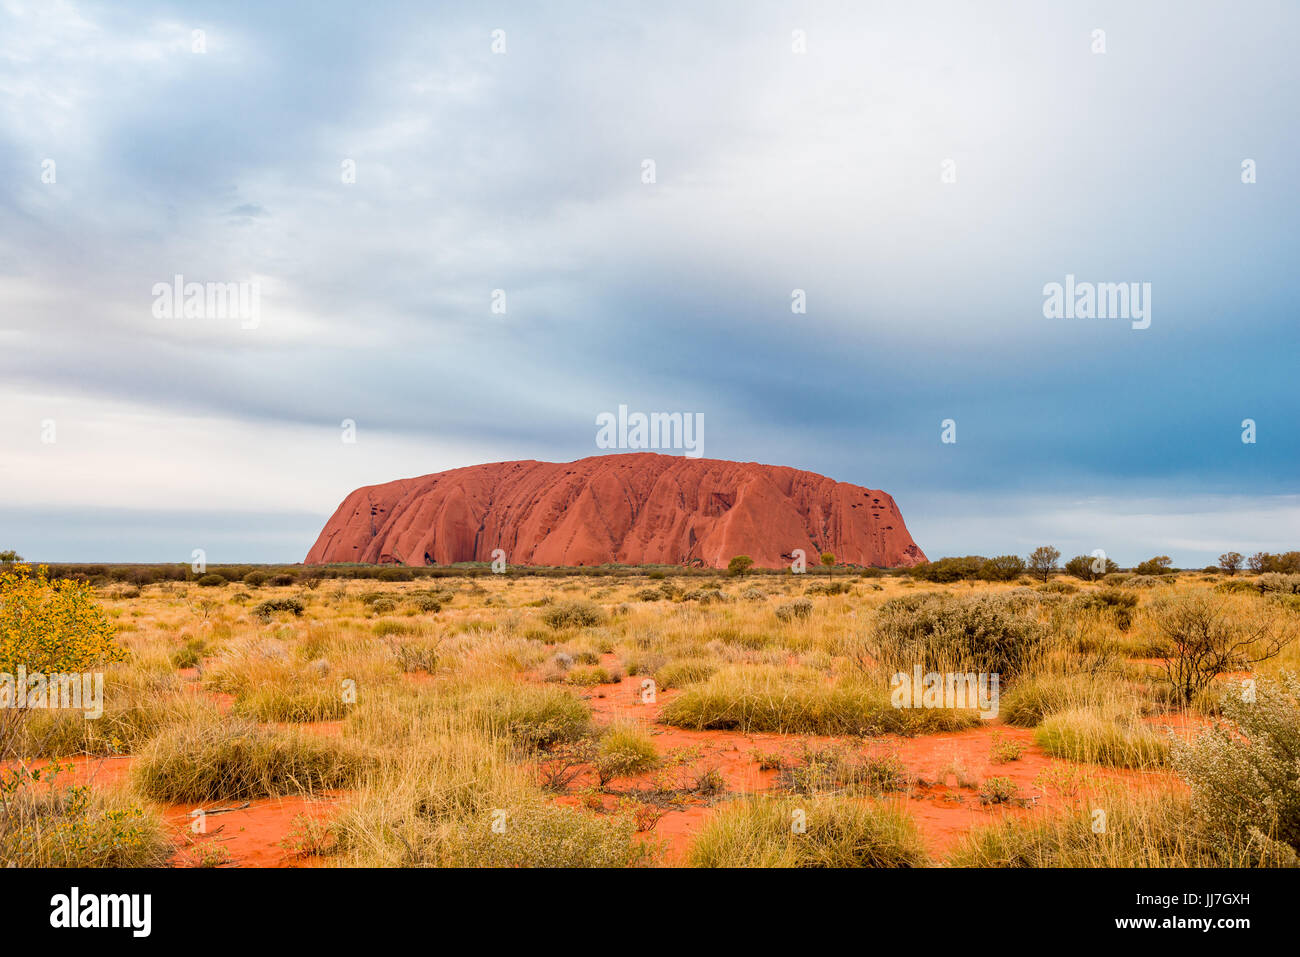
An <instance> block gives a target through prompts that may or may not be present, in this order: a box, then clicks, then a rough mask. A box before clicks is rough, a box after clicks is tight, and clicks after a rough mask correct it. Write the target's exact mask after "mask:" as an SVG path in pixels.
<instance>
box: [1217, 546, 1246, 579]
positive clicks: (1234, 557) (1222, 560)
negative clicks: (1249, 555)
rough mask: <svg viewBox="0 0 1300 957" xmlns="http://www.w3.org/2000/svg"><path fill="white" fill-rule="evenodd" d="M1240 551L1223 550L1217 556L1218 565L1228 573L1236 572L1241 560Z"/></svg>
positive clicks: (1233, 573)
mask: <svg viewBox="0 0 1300 957" xmlns="http://www.w3.org/2000/svg"><path fill="white" fill-rule="evenodd" d="M1243 557H1244V556H1243V555H1242V554H1241V552H1224V553H1223V554H1222V555H1220V556H1219V567H1220V568H1222V569H1223V570H1224V571H1225V572H1227V573H1228V574H1229V575H1235V574H1237V571H1238V570H1239V569H1240V568H1241V563H1242V560H1243Z"/></svg>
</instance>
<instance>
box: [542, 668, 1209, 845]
mask: <svg viewBox="0 0 1300 957" xmlns="http://www.w3.org/2000/svg"><path fill="white" fill-rule="evenodd" d="M607 657H608V656H607ZM640 680H641V679H640V678H637V677H627V678H624V679H623V680H622V681H620V682H619V683H618V684H610V685H600V686H597V687H595V688H592V689H590V690H589V691H588V692H587V694H586V697H587V700H588V704H590V706H591V709H592V713H593V715H594V716H595V717H596V720H597V721H598V722H601V723H607V722H609V721H611V720H632V721H636V722H638V723H642V724H643V725H644V727H645V729H646V730H647V731H648V732H649V733H650V734H651V735H652V736H653V738H654V741H655V744H656V746H657V747H658V749H659V751H660V755H661V756H671V755H672V754H673V753H674V751H676V752H677V753H678V754H689V760H687V761H686V762H685V763H684V764H682V765H680V766H679V767H676V770H674V771H673V772H671V773H675V774H677V775H678V776H679V777H680V778H681V779H682V780H683V781H684V782H685V781H689V780H690V779H691V778H692V776H693V775H694V774H695V773H698V772H700V771H703V770H705V769H707V768H716V769H717V770H718V771H719V772H720V773H721V775H722V777H723V779H724V780H725V782H726V793H725V794H724V795H721V796H720V798H715V799H712V800H708V799H700V798H692V799H691V800H690V802H689V803H688V804H687V805H686V806H685V807H681V808H674V809H671V810H668V811H667V812H666V813H665V814H664V816H663V817H662V818H661V819H660V820H659V822H658V823H657V824H656V825H655V827H654V828H653V830H652V831H650V832H649V834H647V835H646V837H647V839H650V840H660V841H666V842H667V849H666V851H667V853H666V855H665V860H664V863H666V864H680V863H681V862H682V861H683V860H684V858H685V855H686V852H687V850H688V848H689V846H690V842H691V841H692V840H693V839H694V837H695V835H696V834H697V833H698V832H699V830H700V828H701V826H702V825H703V824H704V822H705V821H706V820H707V819H708V817H709V815H710V814H712V813H713V806H714V805H715V804H717V803H719V801H720V799H725V798H734V797H737V796H740V795H745V794H757V793H761V792H765V791H771V790H772V789H773V787H774V785H775V784H776V780H777V772H776V771H760V770H759V768H758V763H757V761H756V760H755V758H754V756H753V752H755V751H757V752H762V753H764V754H770V753H780V754H782V755H784V756H785V757H786V759H787V763H793V762H794V761H795V760H797V759H798V757H799V755H800V753H801V751H802V750H803V748H804V746H805V745H807V746H808V747H811V748H824V747H827V746H830V745H835V744H838V745H841V746H844V747H847V748H848V749H849V750H850V751H852V752H854V753H859V754H872V755H881V754H894V755H896V756H897V757H898V759H899V760H900V761H901V762H902V764H903V766H904V767H905V768H906V770H907V775H908V777H909V779H912V780H913V783H912V784H911V785H910V786H909V789H908V790H907V791H906V792H903V793H901V794H899V795H897V796H896V797H895V798H894V799H895V800H898V801H901V802H902V804H903V806H904V809H905V810H906V811H907V812H908V813H909V814H911V815H912V816H913V818H914V819H915V820H916V822H917V824H918V825H919V827H920V829H921V835H922V838H923V839H924V840H925V842H926V845H927V847H928V849H929V851H930V853H931V854H932V855H933V856H934V857H935V858H936V859H938V858H942V857H943V856H944V855H946V854H947V853H948V852H950V851H951V850H953V848H954V847H955V846H956V845H957V844H958V843H960V841H961V840H962V838H964V837H965V836H966V835H967V834H968V833H970V831H971V830H972V829H973V828H975V827H979V826H984V825H988V824H993V823H996V822H997V821H998V820H1000V819H1001V818H1002V817H1003V816H1004V815H1007V814H1011V815H1018V816H1020V815H1028V814H1041V813H1044V812H1046V811H1049V810H1060V809H1063V808H1064V807H1065V806H1066V805H1067V804H1069V803H1071V802H1072V801H1078V802H1082V801H1086V799H1087V797H1088V791H1089V789H1095V788H1096V787H1097V786H1099V785H1100V784H1102V783H1104V782H1106V781H1124V782H1126V783H1128V784H1129V785H1131V786H1141V787H1144V786H1149V785H1154V784H1157V783H1161V784H1163V783H1168V782H1170V781H1172V780H1173V778H1172V775H1169V774H1165V773H1160V772H1137V771H1126V770H1119V769H1113V768H1104V767H1100V766H1094V765H1079V764H1075V763H1073V762H1069V761H1062V760H1059V759H1056V758H1052V757H1049V756H1048V755H1047V754H1046V753H1045V752H1044V751H1043V750H1042V749H1041V748H1039V747H1038V746H1036V745H1035V744H1034V732H1033V730H1032V729H1030V728H1017V727H1012V726H1010V725H1006V724H1003V723H1001V722H1000V721H997V720H993V721H990V722H988V723H986V724H984V725H982V726H980V727H978V728H971V729H969V730H966V731H957V732H951V733H946V734H935V735H925V736H920V737H913V738H903V737H897V736H894V735H885V736H881V737H878V738H868V739H863V738H831V737H819V736H811V735H783V734H766V733H757V734H744V733H741V732H735V731H687V730H683V729H681V728H672V727H668V726H666V725H661V724H658V723H656V722H657V720H658V717H659V712H660V711H661V709H662V708H663V706H664V705H665V704H666V703H667V702H669V701H671V700H672V699H673V697H674V696H675V695H676V694H678V693H679V692H676V691H673V690H668V691H660V692H658V693H657V695H656V701H655V702H654V703H645V704H643V703H642V702H641V691H640ZM1170 719H1172V720H1170ZM1152 720H1153V722H1154V723H1157V724H1160V723H1164V724H1167V725H1178V724H1179V723H1180V722H1179V721H1178V718H1177V716H1162V717H1161V718H1159V719H1152ZM1192 723H1193V722H1190V721H1189V722H1185V723H1184V725H1185V726H1187V727H1188V729H1189V730H1190V727H1189V726H1190V725H1191V724H1192ZM994 735H1000V736H1001V737H1002V739H1004V740H1008V741H1016V742H1018V743H1020V744H1021V745H1023V746H1024V751H1023V753H1022V754H1021V756H1020V757H1019V758H1018V759H1017V760H1015V761H1008V762H1004V763H1001V764H995V763H993V760H992V757H991V749H992V745H993V739H994ZM680 749H685V750H680ZM670 766H672V765H670ZM1053 767H1072V768H1076V769H1079V771H1080V773H1081V774H1082V775H1083V777H1084V778H1085V779H1086V781H1085V783H1084V786H1083V788H1082V789H1081V790H1080V793H1079V794H1077V795H1075V796H1073V797H1067V796H1064V795H1061V794H1060V793H1057V792H1055V791H1053V790H1051V789H1050V788H1049V789H1046V790H1045V789H1044V788H1043V787H1041V786H1040V784H1041V781H1040V779H1039V776H1040V775H1041V774H1042V772H1043V771H1045V770H1047V769H1050V768H1053ZM660 773H663V772H662V771H656V772H651V773H650V774H647V775H642V776H640V777H638V778H635V779H631V780H627V779H619V780H617V781H615V782H612V785H611V789H612V790H614V791H626V790H629V789H633V788H646V787H650V786H651V785H652V784H653V783H654V781H655V777H656V775H657V774H660ZM991 777H1003V778H1009V779H1010V780H1011V781H1012V782H1014V784H1015V785H1016V788H1017V797H1018V798H1019V799H1021V801H1022V802H1023V803H1017V804H1015V805H1007V804H997V805H993V804H984V803H982V802H981V801H980V796H979V791H980V785H982V784H983V782H984V781H986V780H987V779H988V778H991ZM593 783H594V782H593V781H591V780H589V779H585V778H584V779H579V780H578V781H576V782H574V785H573V786H574V787H584V786H588V785H591V784H593ZM617 802H618V797H617V795H605V796H603V797H602V800H601V804H602V806H604V807H606V808H612V807H614V806H616V805H617ZM562 803H567V804H574V805H576V804H580V803H581V801H580V800H579V799H578V798H576V797H574V796H572V795H568V796H566V797H565V798H564V799H562Z"/></svg>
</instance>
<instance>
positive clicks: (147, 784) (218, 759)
mask: <svg viewBox="0 0 1300 957" xmlns="http://www.w3.org/2000/svg"><path fill="white" fill-rule="evenodd" d="M373 763H374V758H373V757H372V756H371V753H370V752H366V751H363V750H361V749H360V748H358V747H357V746H355V745H354V744H352V743H350V742H345V741H341V740H338V739H335V738H322V737H319V736H315V735H310V734H305V733H303V732H298V731H279V730H273V729H269V728H264V727H262V726H261V725H258V724H255V723H253V722H251V721H244V720H242V719H238V718H221V719H219V720H215V721H213V720H201V721H194V722H188V723H186V724H183V725H178V726H176V727H173V728H169V729H168V730H167V731H164V732H163V733H162V734H160V735H159V736H158V737H157V738H155V739H154V740H153V741H152V742H151V743H150V744H149V746H148V747H146V748H145V749H144V750H143V751H142V752H141V753H140V755H139V757H138V758H137V760H136V763H135V765H134V767H132V769H131V774H132V779H133V781H134V783H135V786H136V788H137V790H139V791H140V793H141V794H144V795H145V796H146V797H149V798H152V799H154V800H156V801H167V802H180V801H185V802H192V801H193V802H198V801H225V800H249V799H252V798H260V797H271V796H275V795H281V794H310V793H313V792H316V791H322V790H329V789H331V788H341V787H346V786H348V785H350V784H352V783H353V782H355V781H356V780H357V778H358V777H359V776H360V775H361V773H362V772H364V771H365V770H366V769H367V768H368V767H370V766H372V765H373Z"/></svg>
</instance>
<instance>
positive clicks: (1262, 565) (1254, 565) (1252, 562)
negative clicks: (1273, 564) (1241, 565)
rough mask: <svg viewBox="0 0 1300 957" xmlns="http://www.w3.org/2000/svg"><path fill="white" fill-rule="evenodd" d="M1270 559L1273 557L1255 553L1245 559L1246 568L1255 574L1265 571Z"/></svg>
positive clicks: (1264, 553) (1263, 553) (1267, 554)
mask: <svg viewBox="0 0 1300 957" xmlns="http://www.w3.org/2000/svg"><path fill="white" fill-rule="evenodd" d="M1272 557H1273V556H1272V555H1270V554H1269V553H1268V552H1256V553H1255V554H1254V555H1251V556H1250V558H1248V559H1246V567H1247V568H1249V569H1250V570H1251V571H1252V572H1255V573H1256V574H1259V573H1260V572H1263V571H1267V570H1268V565H1269V559H1271V558H1272Z"/></svg>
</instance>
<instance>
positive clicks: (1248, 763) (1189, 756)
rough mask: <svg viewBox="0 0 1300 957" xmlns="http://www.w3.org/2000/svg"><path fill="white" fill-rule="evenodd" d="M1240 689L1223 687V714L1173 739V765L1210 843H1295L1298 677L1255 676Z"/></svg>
mask: <svg viewBox="0 0 1300 957" xmlns="http://www.w3.org/2000/svg"><path fill="white" fill-rule="evenodd" d="M1245 697H1247V695H1245V694H1244V693H1243V691H1242V690H1240V689H1238V690H1235V691H1233V692H1230V693H1228V694H1226V695H1224V697H1223V700H1222V708H1223V715H1224V718H1225V720H1224V722H1222V723H1221V724H1218V725H1216V726H1215V727H1214V728H1212V729H1211V730H1209V731H1207V732H1205V733H1203V734H1201V735H1200V736H1198V737H1197V738H1195V739H1194V740H1192V741H1190V742H1176V743H1175V746H1174V757H1173V764H1174V768H1175V770H1176V771H1177V772H1178V773H1179V775H1180V776H1181V777H1182V778H1183V780H1184V781H1186V782H1187V785H1188V787H1189V788H1190V789H1191V792H1192V804H1193V808H1194V809H1195V811H1196V813H1197V816H1198V817H1199V818H1200V819H1201V820H1203V821H1205V822H1206V825H1207V827H1208V829H1209V831H1210V833H1211V835H1212V839H1213V840H1214V842H1215V844H1216V845H1217V846H1219V847H1221V848H1242V847H1247V846H1250V845H1252V844H1253V845H1254V846H1255V847H1257V848H1260V847H1267V846H1269V844H1270V843H1271V842H1277V843H1280V844H1283V845H1285V846H1287V847H1289V848H1290V849H1291V850H1292V851H1293V852H1295V851H1300V678H1297V676H1296V675H1294V674H1291V673H1284V674H1283V675H1282V676H1281V678H1280V679H1279V680H1278V681H1272V680H1269V679H1266V678H1259V679H1256V687H1255V700H1254V701H1253V702H1251V701H1247V700H1243V698H1245ZM1284 856H1285V855H1284Z"/></svg>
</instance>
